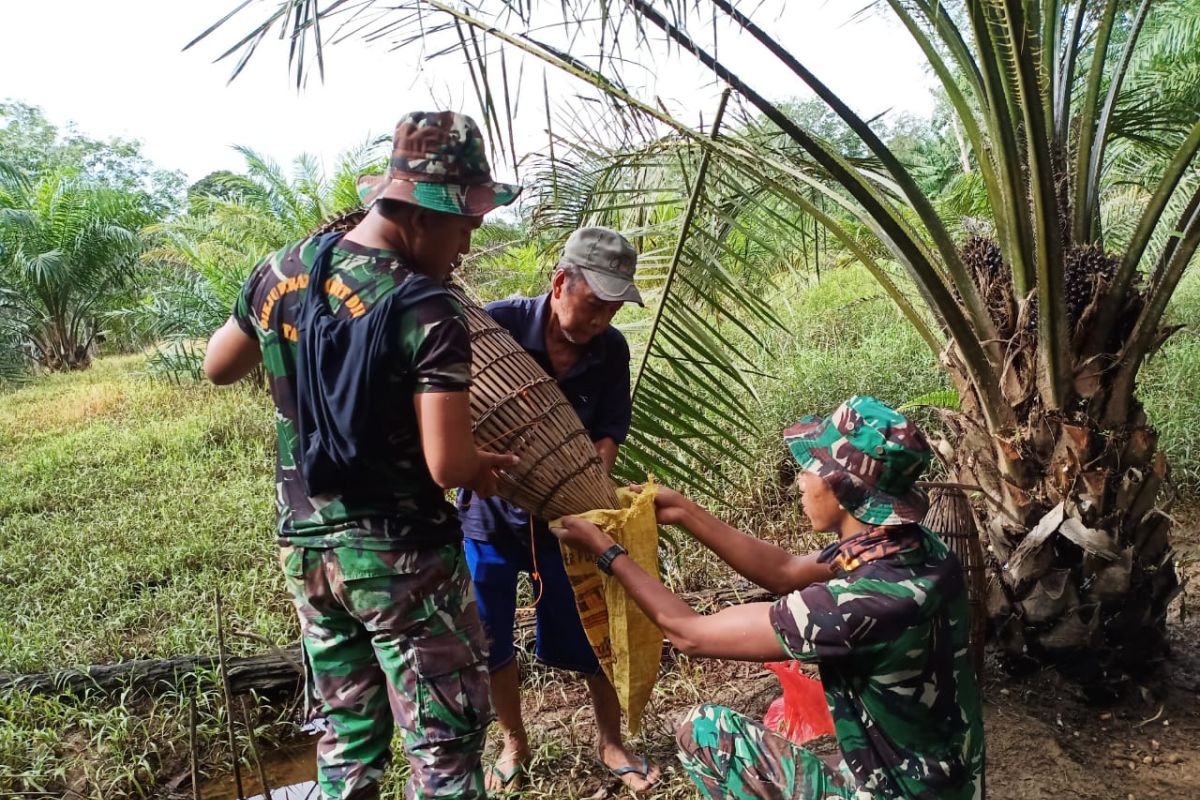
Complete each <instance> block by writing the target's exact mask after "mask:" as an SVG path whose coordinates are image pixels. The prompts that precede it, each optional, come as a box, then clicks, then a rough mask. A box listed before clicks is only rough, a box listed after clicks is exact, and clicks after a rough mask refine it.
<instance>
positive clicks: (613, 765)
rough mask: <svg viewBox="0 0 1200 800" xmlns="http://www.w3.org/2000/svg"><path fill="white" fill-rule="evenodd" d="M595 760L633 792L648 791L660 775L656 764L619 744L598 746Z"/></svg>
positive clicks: (660, 772)
mask: <svg viewBox="0 0 1200 800" xmlns="http://www.w3.org/2000/svg"><path fill="white" fill-rule="evenodd" d="M597 758H599V759H600V762H601V763H602V764H604V766H605V767H607V768H608V769H609V771H610V772H612V773H613V775H616V776H617V777H618V778H620V779H621V782H622V783H624V784H625V785H626V786H628V787H629V788H630V789H632V790H633V791H635V792H642V791H645V790H646V789H649V788H650V787H651V786H653V785H654V784H655V783H656V782H657V781H658V778H659V776H660V775H661V774H662V770H661V769H659V767H658V764H655V763H654V762H653V761H650V760H649V759H646V758H644V757H643V756H639V755H637V754H636V753H633V752H631V751H630V750H629V748H627V747H625V745H624V744H621V743H620V742H617V743H614V744H603V745H601V746H600V749H599V752H598V753H597Z"/></svg>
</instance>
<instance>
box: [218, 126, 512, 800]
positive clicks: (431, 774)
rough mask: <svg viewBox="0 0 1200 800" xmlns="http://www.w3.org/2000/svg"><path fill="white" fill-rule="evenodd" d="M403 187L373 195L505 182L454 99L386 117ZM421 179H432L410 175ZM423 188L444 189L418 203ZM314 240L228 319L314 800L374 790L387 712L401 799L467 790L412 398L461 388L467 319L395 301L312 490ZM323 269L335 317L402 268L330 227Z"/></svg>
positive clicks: (464, 668)
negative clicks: (256, 372)
mask: <svg viewBox="0 0 1200 800" xmlns="http://www.w3.org/2000/svg"><path fill="white" fill-rule="evenodd" d="M401 167H403V168H404V169H401ZM422 178H423V179H426V180H429V181H431V182H432V183H430V184H423V183H420V180H421V179H422ZM373 180H376V181H377V180H378V179H373ZM460 183H461V184H462V185H461V186H460V185H459V184H460ZM400 184H402V185H403V186H405V187H407V189H406V191H407V192H408V193H409V196H407V197H393V195H392V193H389V192H387V191H384V192H382V194H383V196H385V197H389V198H391V199H398V200H403V201H405V202H410V203H416V204H418V205H425V206H427V207H430V208H433V209H434V210H438V211H445V212H449V213H460V214H472V215H474V214H483V213H485V212H486V211H489V210H491V209H492V208H495V207H496V206H497V205H500V204H501V203H502V202H508V201H511V200H512V199H513V198H514V197H515V196H516V192H517V191H518V187H508V186H505V185H504V184H495V183H492V182H491V180H490V173H489V171H488V165H487V161H486V159H485V158H484V156H483V146H482V136H481V135H480V133H479V129H478V128H477V127H476V126H475V123H474V122H473V121H471V120H470V118H468V117H464V116H462V115H460V114H451V113H439V114H426V113H419V114H410V115H408V116H406V117H405V118H404V119H403V120H401V122H400V124H399V125H398V126H397V132H396V142H395V146H394V155H393V159H392V165H391V169H390V170H389V173H388V175H387V176H386V177H385V178H384V179H383V182H382V183H379V184H378V185H377V186H376V188H377V189H383V190H386V189H388V187H390V186H394V185H400ZM427 185H428V186H435V188H433V189H420V188H419V187H420V186H427ZM422 192H423V193H424V194H422ZM370 193H371V192H368V194H370ZM414 193H415V194H414ZM375 194H380V192H375ZM426 195H428V197H426ZM430 197H432V198H433V199H434V200H436V199H437V198H442V199H443V200H445V199H446V198H450V199H451V200H455V202H453V203H451V202H449V200H447V202H446V203H435V202H432V201H429V202H425V201H426V200H429V198H430ZM372 199H374V198H372ZM458 201H461V202H458ZM443 206H446V207H443ZM316 250H317V242H316V238H315V237H313V238H309V239H305V240H303V241H300V242H296V243H294V244H291V245H288V246H287V247H284V248H282V249H280V250H279V251H277V252H275V253H273V254H271V255H269V256H268V257H267V258H265V259H264V260H263V261H262V262H260V263H259V264H258V265H257V266H256V268H255V269H254V271H253V272H252V274H251V275H250V277H249V279H248V280H247V281H246V284H245V286H244V287H243V289H242V292H241V295H240V296H239V298H238V301H237V304H236V305H235V308H234V313H233V317H234V319H235V320H236V322H237V324H238V325H239V326H240V327H241V329H242V330H243V331H244V332H245V333H246V334H247V335H249V336H252V337H254V338H256V339H257V340H258V342H259V347H260V350H261V352H262V359H263V366H264V367H265V369H266V373H267V378H268V381H269V386H270V391H271V396H272V399H273V400H274V402H275V408H276V428H277V446H276V487H277V492H276V503H277V509H278V525H277V537H278V542H279V545H280V548H281V549H280V563H281V565H282V567H283V571H284V574H285V576H286V582H287V586H288V589H289V591H290V593H291V595H292V599H293V601H294V604H295V606H296V610H297V613H298V615H299V617H300V626H301V633H302V642H303V645H304V650H305V655H306V662H307V664H306V666H308V667H309V668H310V672H311V674H312V679H313V682H314V687H313V688H314V689H315V692H316V694H317V697H318V699H319V700H320V707H319V709H317V711H318V713H319V714H320V715H321V716H323V717H325V718H326V720H327V726H326V729H325V732H324V734H323V735H322V737H321V740H320V742H319V743H318V747H317V766H318V782H319V784H320V786H321V790H322V792H323V793H324V796H325V797H328V798H353V800H361V799H362V798H374V797H377V796H378V783H379V779H380V777H381V776H382V774H383V771H384V769H385V767H386V766H387V763H388V760H389V758H390V745H391V739H392V732H393V726H394V725H399V727H400V729H401V731H402V734H403V739H404V747H405V751H406V752H407V754H408V759H409V763H410V764H411V767H412V777H411V778H410V780H409V783H408V786H407V790H406V795H407V797H409V798H460V799H462V798H466V799H468V800H469V799H470V798H482V797H484V796H485V794H484V790H483V770H482V765H481V759H482V755H483V745H484V737H485V734H486V730H487V725H488V724H489V723H490V722H491V720H492V718H493V715H492V709H491V701H490V697H489V689H488V672H487V665H486V660H485V659H486V640H485V637H484V634H483V629H482V625H481V623H480V621H479V614H478V611H477V609H476V605H475V602H474V595H473V593H472V592H471V588H470V583H469V576H468V574H467V569H466V560H465V557H464V555H463V552H462V546H461V541H462V530H461V527H460V525H459V520H458V516H457V513H456V512H455V510H454V507H453V506H452V505H450V504H449V503H448V502H447V501H446V498H445V494H444V492H443V491H442V489H441V487H439V486H438V485H437V484H436V483H435V482H434V481H433V478H432V477H431V475H430V474H429V469H428V467H427V465H426V463H425V458H424V453H423V450H422V448H421V439H420V431H419V428H418V425H417V419H416V412H415V409H414V406H413V401H412V396H413V395H414V394H417V393H421V392H463V391H467V390H468V388H469V386H470V376H471V371H470V360H471V346H470V336H469V333H468V331H467V326H466V320H465V317H464V315H463V311H462V309H461V308H460V307H459V306H458V305H457V304H455V303H454V301H453V300H452V299H451V298H450V297H449V296H448V295H438V296H436V297H433V298H429V299H426V300H422V301H420V302H418V303H416V304H414V305H411V306H408V307H405V308H402V309H400V310H398V311H395V310H394V311H393V314H392V317H391V319H390V321H389V324H388V328H387V333H386V335H387V336H388V337H389V338H388V352H389V354H390V356H389V359H390V360H389V363H388V364H387V365H386V367H385V368H383V374H382V375H381V376H380V378H381V380H380V381H378V382H377V384H376V385H377V386H379V384H382V386H381V387H380V388H379V389H378V391H379V394H380V395H381V396H380V397H372V398H371V401H372V409H373V411H372V419H371V427H372V430H373V431H377V432H378V436H377V437H375V438H373V439H372V440H371V441H370V442H365V443H362V445H363V451H364V454H363V462H364V463H363V469H362V470H360V473H361V474H362V475H365V476H367V477H364V478H361V479H357V478H356V480H355V481H354V485H353V486H350V487H347V488H346V489H345V490H343V491H341V492H340V493H338V494H322V495H318V496H314V497H310V496H309V494H308V489H307V486H306V484H305V482H304V479H303V477H302V475H301V474H300V472H299V471H298V469H297V467H296V463H297V454H298V452H299V441H298V438H299V437H298V434H297V423H296V419H297V415H296V402H297V400H296V398H297V394H296V385H295V376H296V342H297V340H298V336H299V334H300V332H299V331H297V329H296V321H297V316H298V311H299V309H300V305H301V302H302V300H303V298H304V296H305V294H306V293H307V291H308V290H309V286H308V282H309V274H310V273H311V270H312V266H313V260H314V257H315V255H316ZM329 274H330V278H329V279H328V280H327V281H326V283H325V285H324V286H323V287H321V288H322V289H323V291H324V293H325V294H326V295H327V302H328V303H329V307H330V309H331V310H332V311H333V313H334V314H335V315H336V316H338V317H340V318H343V319H345V318H353V317H360V316H362V315H364V314H368V313H370V311H371V309H372V307H374V306H375V305H376V304H377V303H379V302H380V301H382V300H383V299H384V298H385V297H387V296H389V295H390V294H391V293H392V292H394V291H396V290H397V289H399V288H400V287H401V286H402V285H403V284H404V282H405V281H406V280H408V279H409V278H410V277H411V276H412V275H413V273H412V271H411V270H410V269H408V267H407V266H406V265H405V264H404V263H403V261H401V260H400V258H399V256H398V255H397V254H396V253H390V252H386V251H381V250H373V249H370V248H365V247H363V246H361V245H358V244H355V243H353V242H347V241H344V240H343V241H341V242H340V243H339V244H338V245H337V246H336V247H335V248H334V250H333V251H332V254H331V259H330V273H329ZM374 409H379V410H378V411H375V410H374Z"/></svg>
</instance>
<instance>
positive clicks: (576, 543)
mask: <svg viewBox="0 0 1200 800" xmlns="http://www.w3.org/2000/svg"><path fill="white" fill-rule="evenodd" d="M559 524H560V525H561V526H562V527H559V528H551V529H550V532H551V533H553V534H554V535H555V537H557V538H558V540H559V541H560V542H562V543H564V544H569V545H571V546H572V547H574V548H575V549H577V550H582V551H584V552H585V553H591V554H592V555H593V556H596V557H599V556H601V555H603V553H604V551H605V550H607V549H608V548H610V547H612V546H613V545H614V544H616V542H614V541H613V538H612V537H611V536H609V535H608V534H607V533H605V532H604V531H602V530H601V529H600V527H599V526H597V525H595V524H594V523H591V522H588V521H587V520H586V519H583V518H581V517H563V518H562V520H560V522H559Z"/></svg>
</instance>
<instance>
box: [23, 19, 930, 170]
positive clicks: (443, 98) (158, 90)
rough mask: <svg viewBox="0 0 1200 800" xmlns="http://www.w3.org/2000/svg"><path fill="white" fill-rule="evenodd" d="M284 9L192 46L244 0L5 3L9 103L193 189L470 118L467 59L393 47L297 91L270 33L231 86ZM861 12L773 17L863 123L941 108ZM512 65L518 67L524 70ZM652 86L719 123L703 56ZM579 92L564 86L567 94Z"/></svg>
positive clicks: (750, 53) (748, 70)
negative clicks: (243, 50) (219, 176)
mask: <svg viewBox="0 0 1200 800" xmlns="http://www.w3.org/2000/svg"><path fill="white" fill-rule="evenodd" d="M277 3H278V0H260V2H259V3H258V7H257V8H254V7H252V10H251V11H250V12H247V13H245V14H244V15H243V16H241V17H235V18H234V20H233V21H232V22H231V23H229V24H228V25H227V29H222V30H219V31H218V34H217V37H216V38H215V39H214V40H213V41H205V42H202V43H201V44H200V45H199V46H198V47H196V48H193V49H192V50H189V51H187V52H186V53H185V52H182V48H183V46H184V45H185V44H186V43H187V42H188V41H190V40H191V39H192V38H193V37H195V36H196V35H197V34H198V33H199V32H200V31H202V30H204V29H205V28H207V27H208V26H209V25H210V24H211V23H212V22H214V21H216V20H217V19H218V18H220V17H221V16H223V15H224V14H225V13H226V12H227V11H229V10H230V9H231V8H232V7H233V5H234V4H235V3H234V0H97V1H93V0H39V2H17V0H0V9H2V10H0V98H8V99H14V100H21V101H24V102H27V103H30V104H33V105H38V106H41V107H42V108H43V109H45V112H46V114H47V115H48V116H49V118H50V119H51V121H52V122H55V123H57V124H63V123H65V122H67V121H68V120H73V121H74V122H75V123H76V124H77V125H78V127H79V129H80V130H81V131H82V132H84V133H86V134H88V135H90V136H94V137H100V138H103V137H108V136H114V135H119V136H124V137H130V138H137V139H141V140H142V141H143V142H145V152H146V154H147V155H148V156H149V157H150V158H151V159H153V160H154V161H155V162H156V163H157V164H159V165H160V166H162V167H166V168H172V169H180V170H183V171H184V172H185V173H186V174H187V175H188V176H189V178H190V179H192V180H195V179H197V178H200V177H201V176H203V175H205V174H207V173H208V172H210V171H212V170H214V169H233V170H238V169H240V167H241V165H242V162H241V159H240V157H239V156H238V155H237V154H236V153H235V152H233V151H232V150H231V148H230V146H231V145H233V144H242V145H248V146H250V147H252V148H254V149H256V150H259V151H261V152H263V153H266V154H268V155H270V156H272V157H274V158H275V159H276V160H278V161H282V162H287V161H290V160H291V159H292V158H293V157H294V156H295V155H296V154H298V153H300V152H305V151H307V152H310V153H314V154H316V155H318V156H320V157H321V158H323V159H325V161H326V163H331V162H332V161H333V159H334V157H335V156H336V155H337V153H339V152H341V151H342V150H344V149H346V148H347V147H349V146H351V145H354V144H356V143H359V142H362V141H364V140H366V139H367V138H368V136H369V135H370V134H379V133H386V132H390V131H391V129H392V127H393V125H394V124H395V120H396V118H397V117H398V116H399V115H400V114H401V113H403V112H405V111H407V110H410V109H418V108H429V107H432V106H433V105H434V104H437V105H439V106H442V107H445V106H447V105H449V106H457V107H458V108H459V109H460V110H466V111H471V110H472V108H473V106H474V99H473V98H474V95H473V92H472V91H471V90H470V86H469V83H468V73H467V71H466V69H465V67H464V66H463V65H462V64H461V63H460V62H458V61H456V60H454V58H453V57H447V58H442V59H439V60H437V61H435V62H433V63H431V64H425V65H422V64H421V63H420V62H419V58H418V53H417V51H416V50H412V51H401V52H389V51H388V49H387V48H386V47H384V46H368V45H365V44H363V43H361V42H360V41H358V40H352V41H348V42H346V43H344V44H339V45H335V46H333V47H330V48H328V50H327V53H326V58H327V63H326V74H325V82H324V84H321V83H320V81H319V80H318V79H317V77H316V75H315V72H314V74H313V76H312V78H311V79H310V80H309V83H308V86H307V87H306V88H304V89H302V90H301V91H300V92H297V90H296V87H295V81H294V77H293V76H292V74H291V73H290V72H289V71H288V66H287V55H286V45H285V44H284V43H282V42H279V41H275V40H274V39H271V40H269V41H267V42H264V44H263V46H262V47H260V50H259V52H258V54H256V55H255V57H254V59H253V60H252V61H251V62H250V64H249V66H248V67H247V68H246V70H245V71H244V72H243V73H242V75H241V76H240V77H238V79H237V80H235V81H234V82H233V83H232V84H229V85H227V84H226V81H227V79H228V77H229V73H230V68H231V65H230V63H229V62H222V63H220V64H213V63H212V60H213V59H214V58H215V57H216V56H217V55H218V54H219V53H220V52H221V50H222V49H223V46H228V45H229V44H231V43H232V42H233V41H236V38H240V36H241V35H244V34H245V33H247V32H248V31H249V30H251V28H252V27H253V25H254V23H255V22H256V21H257V20H258V19H259V18H261V17H262V16H263V14H264V10H265V9H267V8H269V7H271V6H272V5H275V4H277ZM863 5H864V3H863V0H789V2H788V3H787V12H786V17H785V18H783V19H774V18H771V17H761V18H759V19H760V21H761V23H762V24H763V26H764V27H766V28H768V29H770V30H771V31H772V32H773V33H775V34H776V35H777V36H779V38H780V39H781V40H782V41H783V43H784V44H785V45H786V46H787V47H788V48H789V49H790V50H791V51H792V52H794V53H796V54H797V55H798V56H799V57H800V58H801V59H802V60H803V61H804V62H805V64H806V65H807V66H809V67H810V68H811V69H812V70H813V71H814V72H816V74H817V75H818V76H819V77H820V78H821V79H822V80H824V81H825V82H827V83H828V84H829V85H830V86H831V87H832V88H833V89H834V90H835V91H838V92H839V93H840V94H842V96H843V97H844V98H846V99H847V100H849V102H850V103H851V104H852V105H854V106H855V107H856V109H857V111H858V112H859V113H860V114H861V115H863V116H865V117H871V116H874V115H876V114H879V113H881V112H884V111H888V110H891V111H892V112H900V111H910V112H913V113H918V114H927V113H928V112H929V109H930V108H931V106H932V101H931V98H930V95H929V89H930V86H931V85H932V84H931V79H930V77H929V76H928V75H927V74H926V72H925V70H924V68H923V66H922V62H921V59H920V53H919V51H917V49H916V48H915V46H914V45H913V44H912V43H911V41H910V40H909V39H908V37H907V35H906V34H905V32H904V31H903V29H902V28H900V27H899V26H898V25H897V24H896V23H895V22H894V21H891V20H887V19H883V18H880V17H878V16H875V17H870V18H867V19H852V18H853V17H854V14H855V12H857V11H858V10H859V9H860V8H862V6H863ZM747 7H752V6H751V5H750V4H748V5H747ZM235 35H236V38H234V37H235ZM722 47H723V48H724V49H723V50H722V51H721V53H720V55H721V56H722V58H724V59H728V61H729V62H730V64H731V65H733V66H735V67H736V69H737V71H738V72H739V74H741V75H742V76H743V77H744V78H746V79H747V80H748V82H750V83H751V85H753V86H755V87H756V88H758V89H759V90H760V91H762V92H763V93H764V94H766V95H768V96H770V97H771V98H772V99H787V98H791V97H803V96H805V95H806V94H807V93H806V92H805V90H804V87H803V86H801V85H800V84H799V83H798V81H796V79H794V78H792V77H791V76H790V75H785V74H784V73H782V72H781V71H779V70H778V69H777V68H775V67H774V66H773V65H771V64H770V63H769V62H768V61H767V60H765V59H762V57H761V55H760V52H759V51H758V50H757V49H756V48H753V47H750V46H747V45H743V44H740V43H739V44H737V46H730V45H726V44H723V45H722ZM509 69H510V71H512V72H516V71H517V70H516V67H515V66H514V65H513V64H512V63H511V62H510V64H509ZM523 75H524V81H523V90H524V94H523V97H522V101H521V106H520V109H519V112H518V123H519V124H518V127H517V140H518V141H517V147H518V150H530V149H536V148H539V147H541V146H542V143H543V141H544V138H545V137H544V133H543V131H544V128H545V124H544V121H545V111H544V108H543V106H542V103H541V96H542V87H541V84H542V67H541V66H540V65H539V66H533V65H529V64H527V65H526V68H525V71H524V73H523ZM645 80H646V84H645V87H644V89H645V92H646V96H648V97H652V96H655V95H657V96H659V97H662V98H663V99H668V100H672V101H673V103H672V107H673V110H676V111H677V112H680V113H683V114H684V115H685V118H688V119H696V118H697V117H698V116H699V115H700V114H701V113H704V115H705V116H706V118H707V117H711V114H712V108H713V106H714V105H715V97H716V95H717V94H718V91H719V87H716V86H714V85H712V84H711V82H710V81H709V79H708V78H707V76H705V75H703V74H702V73H701V72H700V71H699V70H696V69H694V68H693V67H692V63H691V62H690V60H689V61H688V62H687V63H682V62H681V63H672V64H656V65H654V66H653V68H651V69H647V70H646V78H645ZM572 86H573V84H572V83H571V82H570V80H569V79H566V78H563V77H559V76H552V77H551V95H552V96H554V97H562V96H565V95H566V94H569V93H570V92H571V91H572V89H571V87H572ZM498 171H499V172H501V173H507V172H509V170H508V169H506V168H500V169H499V170H498Z"/></svg>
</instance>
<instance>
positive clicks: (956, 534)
mask: <svg viewBox="0 0 1200 800" xmlns="http://www.w3.org/2000/svg"><path fill="white" fill-rule="evenodd" d="M922 524H924V525H925V527H926V528H929V530H931V531H933V532H934V533H936V534H938V535H939V536H941V537H942V538H943V539H945V541H946V544H947V545H949V547H950V550H951V551H953V552H954V554H955V555H956V556H958V561H959V563H960V564H961V565H962V569H963V574H964V576H965V577H966V579H967V605H968V609H969V612H970V617H971V621H970V647H971V658H972V660H973V661H974V662H975V672H976V674H978V675H979V676H980V677H982V676H983V655H984V640H985V639H986V637H987V609H986V608H985V607H984V592H985V586H984V579H985V574H984V564H983V546H982V545H981V544H980V543H979V535H978V532H977V526H976V524H975V515H974V514H973V513H972V512H971V501H970V500H968V499H967V495H966V493H965V492H963V491H962V490H961V489H955V488H944V487H939V488H936V489H933V490H932V491H930V493H929V511H928V512H926V514H925V519H924V520H923V523H922Z"/></svg>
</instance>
